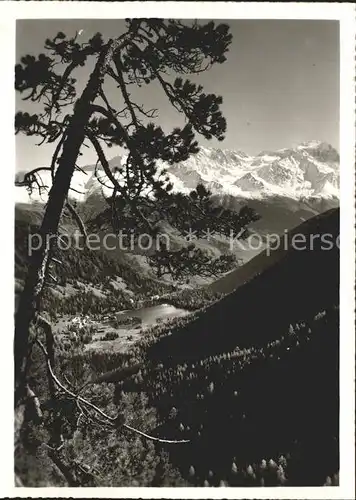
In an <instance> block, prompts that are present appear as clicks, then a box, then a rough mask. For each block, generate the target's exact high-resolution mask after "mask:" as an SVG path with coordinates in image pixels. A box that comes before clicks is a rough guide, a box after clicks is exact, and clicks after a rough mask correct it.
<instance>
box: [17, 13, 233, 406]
mask: <svg viewBox="0 0 356 500" xmlns="http://www.w3.org/2000/svg"><path fill="white" fill-rule="evenodd" d="M230 42H231V35H230V34H229V28H228V26H227V25H224V24H220V25H217V26H216V25H215V24H214V22H209V23H207V24H204V25H202V26H201V25H199V24H198V23H197V22H194V23H193V24H191V25H189V26H188V25H185V24H183V23H182V22H181V21H179V20H169V21H164V20H160V19H127V20H126V31H125V33H124V34H123V35H121V36H120V37H118V38H117V39H110V40H108V41H104V40H103V38H102V36H101V34H100V33H97V34H96V35H95V36H94V37H92V38H91V39H90V40H89V41H88V42H87V43H79V41H78V36H77V35H76V36H75V37H74V38H67V37H66V35H65V34H64V33H62V32H59V33H58V34H57V35H56V36H55V37H54V38H53V39H52V40H50V39H47V40H46V41H45V49H46V51H47V53H46V54H44V53H42V54H39V55H38V57H34V56H30V55H27V56H25V57H23V58H22V59H21V64H18V65H17V66H16V68H15V70H16V71H15V87H16V90H17V91H19V92H21V93H23V94H24V95H25V97H24V99H26V100H30V101H32V102H37V103H40V104H42V106H43V108H42V109H43V111H42V112H41V113H40V114H32V115H31V114H29V113H23V112H19V113H17V115H16V118H15V129H16V133H18V132H22V133H25V134H27V135H35V136H39V137H40V138H41V141H42V142H47V143H53V144H54V143H56V147H55V151H54V155H53V158H52V162H51V165H50V166H48V167H46V170H49V171H51V174H52V187H51V190H50V192H49V197H48V203H47V206H46V211H45V214H44V218H43V221H42V225H41V228H40V231H39V234H40V236H41V238H42V242H43V244H42V245H41V247H40V248H39V249H38V250H37V251H36V252H34V253H33V255H32V259H31V262H30V265H29V270H28V275H27V278H26V282H25V286H24V291H23V293H22V295H21V299H20V302H19V307H18V312H17V315H16V327H15V375H16V377H15V379H16V389H17V390H16V401H17V402H18V401H20V400H21V397H22V396H23V395H24V388H25V380H26V372H27V369H28V360H29V356H28V355H29V351H30V346H31V341H30V325H31V323H32V322H33V320H34V319H35V317H36V313H37V311H38V310H39V307H40V298H41V294H42V291H43V287H44V284H45V278H46V276H47V271H48V267H49V264H50V261H51V256H52V250H53V247H54V245H55V243H56V240H57V237H58V225H59V221H60V218H61V216H62V214H63V211H64V210H65V209H68V210H70V211H71V212H72V213H75V209H74V207H72V206H71V205H70V203H69V201H68V194H69V190H70V184H71V179H72V176H73V173H74V171H75V170H76V169H79V167H78V165H77V161H78V157H79V155H80V154H81V150H82V148H83V147H84V146H85V145H88V144H89V145H90V146H92V147H93V148H94V149H95V151H96V154H97V157H98V163H100V164H101V167H102V169H103V170H104V172H105V174H106V177H107V179H108V181H107V182H108V184H109V185H110V187H111V188H112V190H113V196H112V199H113V200H114V201H115V200H116V198H117V197H120V198H121V199H122V200H124V202H125V203H128V204H129V205H130V208H131V210H132V212H133V213H134V214H135V216H136V218H137V220H138V221H141V222H142V223H143V224H144V225H146V226H148V227H149V228H150V229H152V228H151V224H150V222H149V220H148V219H147V217H145V215H144V213H143V212H142V211H141V210H140V207H139V206H138V203H137V200H138V199H139V198H140V195H141V193H142V192H143V191H144V190H146V191H147V190H150V191H152V192H153V193H154V194H158V195H159V193H161V192H162V191H166V192H168V191H169V190H170V189H171V188H172V186H171V185H170V184H169V183H168V182H167V180H166V179H165V177H164V172H163V173H162V172H161V175H160V176H158V178H157V176H156V173H157V168H156V161H157V160H163V161H165V162H168V163H176V162H179V161H184V160H186V159H187V158H188V156H189V155H190V154H192V153H196V152H197V151H198V147H197V141H196V140H195V133H199V134H201V135H202V136H203V137H205V138H206V139H211V138H213V137H215V138H217V139H218V140H222V139H223V138H224V135H223V134H224V132H225V130H226V121H225V119H224V117H223V116H222V113H221V110H220V105H221V103H222V98H221V97H220V96H216V95H215V94H207V93H205V92H204V90H203V87H202V86H201V85H197V84H195V83H193V82H192V81H190V80H189V79H188V78H186V76H185V75H188V74H198V73H200V72H202V71H206V70H208V69H209V68H210V67H211V66H212V65H213V64H216V63H218V64H220V63H223V62H224V61H225V60H226V56H225V54H226V52H227V50H228V47H229V44H230ZM89 57H91V58H94V60H95V67H94V69H93V71H92V73H91V74H90V76H89V79H88V82H87V84H86V86H85V88H84V90H83V92H82V94H81V95H80V96H77V91H76V86H75V84H76V80H75V79H74V78H73V71H74V70H75V69H76V68H78V67H80V66H85V65H86V64H87V61H88V58H89ZM61 69H62V71H61ZM168 73H170V74H172V73H173V74H177V75H182V76H178V77H177V78H175V80H174V81H173V82H172V81H171V79H169V78H168V77H167V74H168ZM107 80H112V81H114V82H115V84H116V86H117V88H118V97H120V98H121V101H122V102H123V107H122V108H121V109H117V108H116V107H114V104H112V103H110V102H109V98H108V96H107V94H106V90H105V88H106V87H105V83H106V82H107ZM153 81H155V82H156V83H158V84H159V85H160V86H161V89H162V92H163V94H164V95H165V97H166V98H167V99H168V101H169V102H170V104H171V105H172V106H173V107H174V108H175V109H176V110H177V111H178V112H179V113H182V114H183V115H184V116H185V119H186V124H185V125H184V126H183V127H181V128H179V127H176V128H174V129H173V131H172V132H170V133H168V134H167V133H165V132H164V131H163V129H162V127H161V126H159V125H157V124H156V123H154V121H153V120H154V119H156V118H157V110H147V109H144V108H143V107H142V106H141V105H139V104H138V103H136V102H134V101H133V100H132V98H131V95H130V93H129V86H130V85H136V86H140V87H142V86H145V85H148V84H150V83H151V82H153ZM26 93H27V95H26ZM68 109H71V112H69V113H68ZM103 144H106V145H108V146H112V145H116V146H121V147H122V148H124V149H125V150H126V151H127V160H126V162H125V165H124V167H123V168H122V169H120V170H119V171H118V172H116V174H117V175H115V174H114V173H113V172H112V171H111V170H110V167H109V164H108V161H107V158H106V156H105V154H104V151H103V147H102V145H103ZM41 170H42V169H35V170H33V171H31V172H28V173H27V174H26V175H25V178H24V180H23V184H25V185H27V186H28V188H29V189H30V190H31V189H33V188H34V187H36V186H37V187H38V188H39V189H41V188H42V189H43V184H42V183H41V177H40V171H41ZM162 176H163V178H162ZM98 178H99V175H98ZM122 180H124V182H121V181H122ZM113 212H115V203H113ZM114 216H115V217H119V215H118V214H116V213H115V214H114ZM76 218H77V221H78V220H79V219H78V217H76ZM82 229H83V228H82Z"/></svg>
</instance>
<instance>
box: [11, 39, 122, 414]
mask: <svg viewBox="0 0 356 500" xmlns="http://www.w3.org/2000/svg"><path fill="white" fill-rule="evenodd" d="M115 49H116V43H115V42H113V41H112V40H110V41H109V42H108V44H107V45H106V48H105V50H103V51H102V52H101V54H100V55H99V57H98V60H97V63H96V65H95V68H94V70H93V72H92V74H91V76H90V78H89V81H88V83H87V85H86V87H85V89H84V91H83V93H82V95H81V96H80V97H79V99H78V100H77V102H76V103H75V106H74V112H73V115H72V118H71V121H70V124H69V126H68V129H67V131H66V138H65V140H64V142H63V148H62V154H61V157H60V159H59V163H58V169H57V171H56V174H55V177H54V181H53V185H52V188H51V190H50V193H49V197H48V203H47V208H46V211H45V214H44V217H43V221H42V225H41V228H40V230H39V237H40V238H41V239H40V241H41V242H42V244H41V246H40V248H39V249H38V250H36V251H34V253H33V255H32V258H31V261H30V265H29V269H28V274H27V278H26V282H25V286H24V290H23V292H22V294H21V297H20V302H19V307H18V311H17V314H16V321H15V345H14V349H15V353H14V354H15V384H16V391H15V404H18V402H19V400H20V399H21V398H22V396H23V390H24V387H25V384H24V382H25V378H26V370H27V364H28V354H29V351H30V347H31V346H30V336H29V332H30V325H31V322H32V321H33V320H34V318H35V315H36V311H37V309H38V307H39V299H40V295H41V292H42V290H43V285H44V281H45V276H46V272H47V268H48V265H49V262H50V252H51V248H52V246H53V243H55V242H56V239H57V233H58V225H59V221H60V217H61V215H62V211H63V208H64V205H65V203H66V200H67V196H68V191H69V188H70V183H71V179H72V176H73V172H74V170H75V165H76V162H77V158H78V156H79V152H80V149H81V147H82V145H83V142H84V139H85V127H86V125H87V124H88V121H89V119H90V116H91V114H92V109H91V105H92V103H93V101H94V100H95V98H96V97H97V95H98V91H99V89H100V87H101V84H102V82H103V78H104V75H105V72H106V70H107V66H108V64H109V63H110V61H111V58H112V55H113V51H114V50H115Z"/></svg>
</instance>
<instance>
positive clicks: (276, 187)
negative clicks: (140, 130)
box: [16, 141, 339, 202]
mask: <svg viewBox="0 0 356 500" xmlns="http://www.w3.org/2000/svg"><path fill="white" fill-rule="evenodd" d="M123 161H124V158H123V157H122V156H115V157H114V158H112V159H111V160H110V161H109V165H110V167H111V169H112V170H114V168H115V167H118V166H120V165H121V164H122V162H123ZM158 168H166V169H167V170H168V175H169V177H170V179H171V181H172V182H173V185H174V190H175V191H182V192H187V191H190V190H191V189H194V188H195V187H196V185H197V184H198V183H200V182H201V183H203V184H204V185H205V186H206V187H208V188H209V189H210V190H211V191H212V192H213V193H216V194H228V195H232V196H235V197H238V198H244V199H246V200H248V199H251V200H253V199H257V200H263V199H266V198H270V197H276V196H282V197H287V198H290V199H293V200H299V199H301V198H321V199H338V198H339V154H338V152H337V151H336V149H335V148H333V147H332V146H331V145H330V144H327V143H325V142H320V141H310V142H305V143H302V144H300V145H298V146H296V147H294V148H284V149H279V150H277V151H263V152H261V153H260V154H259V155H257V156H249V155H247V154H246V153H244V152H242V151H232V150H222V149H214V148H205V147H201V148H200V151H199V152H198V153H197V154H196V155H192V156H190V157H189V158H188V160H186V161H185V162H182V163H177V164H175V165H172V166H167V165H165V164H163V162H158ZM83 169H84V171H85V172H86V175H85V174H83V173H82V172H79V171H77V172H75V173H74V176H73V179H72V184H71V187H72V188H73V190H72V191H71V197H72V198H75V199H77V200H78V201H85V200H86V199H87V198H88V197H89V196H90V195H91V194H93V193H98V192H100V191H101V189H102V186H101V184H100V183H99V182H98V180H97V179H96V178H95V175H94V170H95V165H87V166H85V167H83ZM99 172H100V176H102V179H103V180H105V174H104V173H103V171H102V170H101V169H100V167H99ZM22 176H23V173H21V172H20V173H18V174H17V178H18V179H21V178H22ZM42 178H43V181H44V184H45V185H47V186H50V185H51V176H50V173H49V172H44V173H43V175H42ZM104 189H105V188H104ZM108 193H109V192H108ZM40 199H41V198H40V197H39V195H38V193H34V194H33V195H32V196H31V197H29V195H28V193H27V191H26V189H25V188H17V190H16V201H17V202H31V201H35V200H40ZM42 200H43V201H45V196H43V197H42Z"/></svg>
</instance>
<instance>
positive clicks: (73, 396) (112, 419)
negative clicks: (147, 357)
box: [36, 339, 190, 444]
mask: <svg viewBox="0 0 356 500" xmlns="http://www.w3.org/2000/svg"><path fill="white" fill-rule="evenodd" d="M36 342H37V344H38V345H39V346H40V348H41V350H42V352H43V354H44V355H45V358H46V361H47V366H48V370H49V372H50V374H51V376H52V378H53V380H54V382H55V383H56V385H57V386H58V387H59V388H60V389H61V390H62V391H63V392H64V393H65V394H67V395H68V396H70V397H72V398H73V399H75V400H76V401H78V402H79V403H83V404H84V405H86V406H87V407H89V408H91V409H92V410H94V411H95V412H96V413H98V414H99V415H101V416H102V417H103V418H104V419H106V420H108V421H109V422H111V423H112V424H113V426H114V427H116V422H117V421H121V414H120V413H119V414H118V415H116V416H115V417H110V415H107V414H106V413H105V412H103V411H102V410H101V409H100V408H98V407H97V406H96V405H94V404H93V403H91V402H90V401H88V400H87V399H84V398H83V397H82V396H79V394H75V393H74V392H72V391H70V390H69V389H67V388H66V387H65V386H64V385H63V384H62V383H61V382H60V381H59V379H58V378H57V376H56V375H55V374H54V372H53V369H52V366H51V363H50V361H49V357H48V354H47V351H46V349H45V347H44V345H43V344H42V342H41V341H40V340H39V339H36ZM122 427H125V428H126V429H128V430H129V431H132V432H135V433H136V434H139V435H141V436H144V437H145V438H146V439H150V440H151V441H158V442H160V443H170V444H180V443H189V442H190V440H187V439H182V440H178V441H177V440H172V439H163V438H158V437H155V436H151V435H149V434H146V433H145V432H142V431H139V430H138V429H135V428H134V427H131V426H130V425H128V424H125V423H124V424H122Z"/></svg>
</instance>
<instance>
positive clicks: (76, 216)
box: [66, 201, 88, 240]
mask: <svg viewBox="0 0 356 500" xmlns="http://www.w3.org/2000/svg"><path fill="white" fill-rule="evenodd" d="M66 208H68V210H69V212H70V214H71V215H72V217H73V219H74V220H75V222H76V223H77V225H78V227H79V229H80V231H81V233H82V235H83V236H84V238H85V240H86V239H87V238H88V234H87V231H86V228H85V224H84V222H83V221H82V219H81V218H80V215H79V214H78V212H77V211H76V210H75V208H74V207H73V205H71V204H70V203H69V201H67V203H66Z"/></svg>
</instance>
